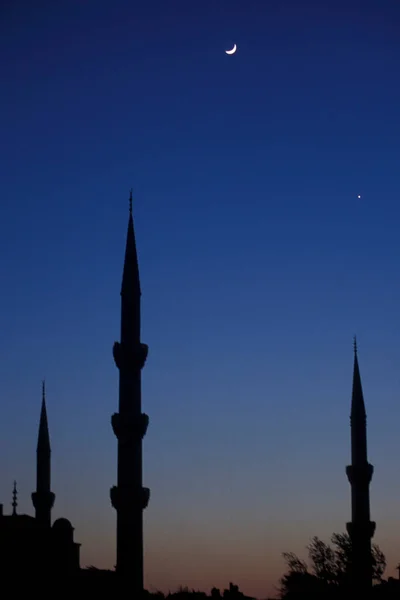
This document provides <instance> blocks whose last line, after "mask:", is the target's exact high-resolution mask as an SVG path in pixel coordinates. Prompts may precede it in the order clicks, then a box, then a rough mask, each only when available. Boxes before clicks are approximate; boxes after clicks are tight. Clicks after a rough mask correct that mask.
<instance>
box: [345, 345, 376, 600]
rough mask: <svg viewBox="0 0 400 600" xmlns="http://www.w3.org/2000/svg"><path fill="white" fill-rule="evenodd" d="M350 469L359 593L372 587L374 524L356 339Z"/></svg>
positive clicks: (353, 563)
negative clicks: (371, 511)
mask: <svg viewBox="0 0 400 600" xmlns="http://www.w3.org/2000/svg"><path fill="white" fill-rule="evenodd" d="M350 423H351V465H350V466H348V467H347V468H346V473H347V477H348V480H349V482H350V485H351V521H350V523H347V531H348V534H349V536H350V539H351V543H352V561H351V574H350V575H351V583H352V587H353V589H355V590H357V592H358V593H365V594H367V593H368V592H369V590H370V589H371V587H372V553H371V539H372V537H373V535H374V532H375V523H374V522H373V521H371V520H370V500H369V484H370V482H371V479H372V474H373V472H374V468H373V466H372V465H370V464H369V462H368V455H367V414H366V411H365V403H364V396H363V390H362V385H361V376H360V368H359V365H358V356H357V342H356V339H355V338H354V369H353V391H352V399H351V416H350Z"/></svg>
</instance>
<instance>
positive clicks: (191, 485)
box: [0, 0, 400, 597]
mask: <svg viewBox="0 0 400 600" xmlns="http://www.w3.org/2000/svg"><path fill="white" fill-rule="evenodd" d="M399 28H400V4H399V3H398V2H397V0H396V1H395V0H379V1H378V0H375V1H371V0H362V1H361V0H359V1H356V0H327V1H325V2H321V1H319V0H305V1H300V0H280V1H278V0H275V1H269V0H264V1H261V0H258V1H256V0H246V1H244V0H243V1H240V2H239V1H236V0H230V1H229V2H228V1H225V0H218V1H217V0H202V1H201V2H200V1H190V0H186V1H183V0H170V1H167V0H146V1H142V2H133V1H132V0H57V2H54V1H53V0H51V1H50V0H41V1H37V2H32V1H31V0H3V1H2V2H1V5H0V78H1V93H0V132H1V134H0V135H1V144H0V160H1V162H0V164H1V178H0V194H1V196H0V197H1V204H0V277H1V282H2V285H1V293H0V331H1V336H0V357H1V360H0V386H1V397H2V402H1V407H2V416H1V419H0V499H1V500H2V501H3V502H4V503H5V505H6V506H5V511H6V512H7V511H8V510H9V509H10V506H9V502H11V490H12V481H13V479H14V478H16V479H17V481H18V487H19V490H20V507H19V508H20V510H21V511H26V512H32V508H31V503H30V492H31V491H32V490H33V487H34V478H35V463H34V460H35V446H36V433H37V422H38V418H39V410H40V393H41V379H42V378H43V377H46V381H47V389H48V414H49V422H50V427H51V436H52V447H53V487H54V491H55V492H56V494H57V499H56V504H55V509H54V517H55V518H56V517H57V516H61V515H63V516H66V517H68V518H70V519H71V520H72V522H73V524H74V525H75V527H76V530H75V537H76V540H77V541H79V542H82V544H83V545H82V564H96V565H97V566H104V567H111V566H112V565H113V564H114V562H115V561H114V555H115V554H114V553H115V539H114V538H115V513H114V511H113V509H112V508H111V505H110V502H109V488H110V487H111V486H112V485H113V484H115V483H116V440H115V438H114V436H113V434H112V430H111V425H110V416H111V414H112V413H113V412H114V411H115V410H116V408H117V397H118V391H117V386H118V372H117V369H116V367H115V366H114V364H113V359H112V351H111V350H112V344H113V342H114V340H116V339H117V338H118V335H119V301H120V297H119V290H120V282H121V272H122V261H123V253H124V244H125V235H126V226H127V218H128V197H129V189H130V188H131V187H133V188H134V198H135V202H134V214H135V227H136V236H137V243H138V251H139V259H140V269H141V278H142V290H143V341H144V342H146V343H148V344H149V346H150V353H149V359H148V362H147V365H146V368H145V370H144V372H143V404H144V409H145V411H146V412H148V413H149V415H150V426H149V430H148V433H147V436H146V438H145V443H144V451H145V463H144V474H145V484H146V485H148V486H149V487H150V488H151V490H152V497H151V501H150V505H149V507H148V509H147V510H146V522H145V527H146V583H147V586H148V587H149V588H150V589H153V588H152V586H154V587H159V588H161V589H164V590H167V589H168V588H171V589H173V588H175V587H176V586H177V585H178V584H182V585H189V586H191V587H200V588H203V589H206V590H207V589H209V588H210V587H211V586H212V585H217V586H224V585H227V584H228V582H229V580H232V579H233V580H234V581H235V582H236V583H238V584H239V585H240V586H241V587H242V588H243V590H244V591H245V592H247V593H249V594H254V595H258V597H263V596H264V597H265V596H266V595H267V594H268V593H269V592H270V591H271V590H272V588H273V585H274V584H275V583H276V581H277V579H278V577H279V576H280V574H281V571H282V568H283V563H282V560H281V556H280V555H281V552H282V551H291V550H293V551H296V552H299V553H300V554H301V553H302V550H303V548H304V546H305V545H306V544H307V543H308V540H309V538H310V537H311V536H312V535H318V536H320V537H322V538H324V539H326V540H327V539H328V538H329V536H330V534H331V533H332V532H333V531H343V530H344V527H345V522H346V521H347V520H348V519H349V517H350V493H349V485H348V482H347V480H346V475H345V466H346V464H347V463H348V461H349V433H350V432H349V404H350V391H351V376H352V336H353V334H354V333H357V335H358V339H359V356H360V367H361V374H362V378H363V384H364V392H365V400H366V404H367V411H368V415H369V449H370V459H371V461H372V462H373V463H374V464H375V467H376V471H375V475H374V479H373V484H372V491H371V503H372V517H373V518H374V519H375V520H376V521H377V533H376V541H377V542H378V543H379V544H380V545H381V548H382V550H383V551H384V552H385V553H386V554H387V558H388V562H389V569H388V574H392V572H393V569H394V566H395V564H397V562H398V560H399V556H398V555H396V552H397V548H398V537H397V532H398V525H399V517H398V506H399V502H400V483H399V478H398V470H399V468H398V455H399V449H400V446H399V436H398V429H399V421H400V407H399V391H400V380H399V369H398V365H399V361H400V336H399V304H400V284H399V281H400V277H399V259H400V242H399V219H400V207H399V197H400V194H399V191H400V184H399V175H398V174H399V159H400V151H399V139H400V121H399V106H400V83H399V76H398V73H399V63H400V41H399V40H400V37H399ZM234 43H236V44H237V45H238V51H237V53H236V54H235V55H233V56H227V55H226V54H225V52H224V51H225V50H226V49H228V48H230V47H232V45H233V44H234ZM359 194H360V195H361V199H358V198H357V196H358V195H359Z"/></svg>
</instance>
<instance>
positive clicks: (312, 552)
mask: <svg viewBox="0 0 400 600" xmlns="http://www.w3.org/2000/svg"><path fill="white" fill-rule="evenodd" d="M331 543H332V545H333V547H332V546H330V545H329V544H326V543H325V542H323V541H322V540H320V539H319V538H318V537H313V538H312V539H311V542H310V544H309V545H308V546H307V550H308V558H309V563H310V567H309V566H308V565H307V563H306V562H305V561H304V560H301V559H300V558H299V557H298V556H297V555H296V554H294V553H293V552H284V553H283V555H282V556H283V558H284V559H285V562H286V565H287V567H288V571H287V573H285V574H284V575H283V577H282V578H281V580H280V584H281V586H280V592H281V597H282V598H285V600H290V599H291V598H293V599H294V598H301V597H303V596H307V595H311V594H316V593H319V594H324V598H327V599H328V598H335V597H338V596H339V595H340V593H343V588H345V587H346V585H347V583H348V581H349V572H350V564H351V540H350V537H349V535H348V534H347V533H334V534H333V535H332V537H331ZM372 565H373V580H374V581H375V582H380V581H382V576H383V573H384V571H385V569H386V559H385V555H384V554H383V552H382V551H381V550H380V548H379V546H377V545H376V544H373V545H372Z"/></svg>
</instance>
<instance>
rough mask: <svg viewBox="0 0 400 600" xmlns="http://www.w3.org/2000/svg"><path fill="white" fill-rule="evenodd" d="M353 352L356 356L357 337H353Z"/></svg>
mask: <svg viewBox="0 0 400 600" xmlns="http://www.w3.org/2000/svg"><path fill="white" fill-rule="evenodd" d="M353 347H354V354H355V355H356V356H357V337H356V336H354V337H353Z"/></svg>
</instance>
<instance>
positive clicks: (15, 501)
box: [11, 481, 18, 516]
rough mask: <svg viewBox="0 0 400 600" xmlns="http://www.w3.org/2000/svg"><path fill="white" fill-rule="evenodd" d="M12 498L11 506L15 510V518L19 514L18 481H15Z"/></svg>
mask: <svg viewBox="0 0 400 600" xmlns="http://www.w3.org/2000/svg"><path fill="white" fill-rule="evenodd" d="M12 497H13V499H12V502H11V506H12V508H13V510H12V514H13V516H15V515H16V514H17V506H18V502H17V497H18V492H17V482H16V481H14V487H13V494H12Z"/></svg>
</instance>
